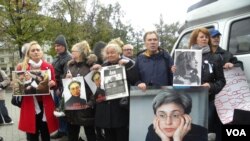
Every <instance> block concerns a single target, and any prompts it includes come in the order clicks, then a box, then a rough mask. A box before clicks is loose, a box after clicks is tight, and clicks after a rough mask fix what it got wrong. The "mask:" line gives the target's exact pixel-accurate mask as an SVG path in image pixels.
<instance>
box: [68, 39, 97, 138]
mask: <svg viewBox="0 0 250 141" xmlns="http://www.w3.org/2000/svg"><path fill="white" fill-rule="evenodd" d="M71 52H72V60H70V61H69V62H68V67H67V69H68V73H67V75H66V77H67V78H72V77H77V76H85V75H87V74H88V73H89V72H90V67H91V65H92V64H93V63H94V62H95V61H97V57H96V56H95V55H93V54H91V55H90V52H91V50H90V47H89V44H88V42H87V41H82V42H79V43H77V44H75V45H73V47H72V49H71ZM85 90H86V98H87V106H86V107H85V108H84V109H81V110H66V111H65V114H66V119H67V121H68V123H69V125H68V131H69V132H68V141H78V138H79V133H80V127H81V126H83V127H84V131H85V134H86V137H87V140H88V141H96V136H95V128H94V109H93V107H94V95H93V93H92V92H91V90H90V88H89V87H88V85H87V83H85Z"/></svg>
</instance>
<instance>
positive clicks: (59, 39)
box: [55, 35, 68, 48]
mask: <svg viewBox="0 0 250 141" xmlns="http://www.w3.org/2000/svg"><path fill="white" fill-rule="evenodd" d="M55 44H59V45H62V46H64V47H65V48H67V46H68V45H67V42H66V39H65V37H64V36H63V35H59V36H57V37H56V40H55Z"/></svg>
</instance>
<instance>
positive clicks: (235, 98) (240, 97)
mask: <svg viewBox="0 0 250 141" xmlns="http://www.w3.org/2000/svg"><path fill="white" fill-rule="evenodd" d="M224 75H225V78H226V82H227V83H226V85H225V86H224V88H223V89H222V90H221V91H220V93H219V94H217V95H216V97H215V106H216V109H217V113H218V115H219V118H220V120H221V122H222V123H223V124H227V123H230V122H232V121H233V115H234V109H240V110H245V111H250V89H249V86H248V83H247V79H246V76H245V73H244V72H243V71H242V70H241V68H239V67H235V68H232V69H230V70H224Z"/></svg>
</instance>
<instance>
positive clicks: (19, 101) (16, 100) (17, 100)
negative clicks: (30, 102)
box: [11, 96, 23, 108]
mask: <svg viewBox="0 0 250 141" xmlns="http://www.w3.org/2000/svg"><path fill="white" fill-rule="evenodd" d="M22 99H23V98H22V96H12V98H11V104H12V105H14V106H17V107H19V108H20V107H21V104H22Z"/></svg>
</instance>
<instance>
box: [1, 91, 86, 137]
mask: <svg viewBox="0 0 250 141" xmlns="http://www.w3.org/2000/svg"><path fill="white" fill-rule="evenodd" d="M11 96H12V93H11V91H8V92H6V97H5V104H6V106H7V109H8V112H9V115H10V117H11V118H12V120H13V122H14V124H13V125H4V126H0V136H2V137H3V138H4V141H26V134H25V132H22V131H20V130H18V122H19V112H20V109H19V108H18V107H16V106H13V105H12V104H11V102H10V101H11ZM80 136H81V137H82V138H83V139H84V140H85V141H86V138H85V135H84V131H83V128H81V133H80ZM51 141H67V137H63V138H61V139H51Z"/></svg>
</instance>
